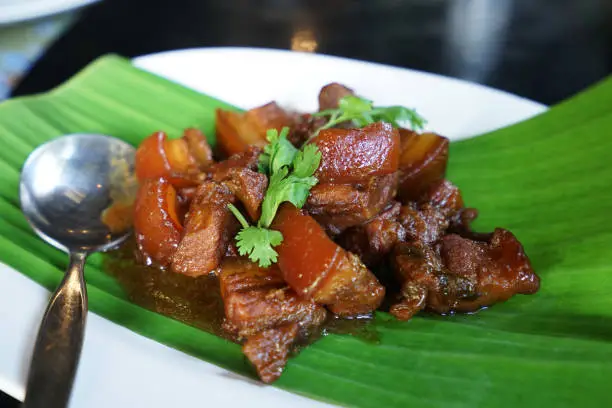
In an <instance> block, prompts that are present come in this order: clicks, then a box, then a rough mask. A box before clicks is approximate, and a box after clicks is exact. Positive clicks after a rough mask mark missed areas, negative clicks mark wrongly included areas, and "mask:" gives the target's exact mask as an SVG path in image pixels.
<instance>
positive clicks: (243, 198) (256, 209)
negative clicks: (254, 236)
mask: <svg viewBox="0 0 612 408" xmlns="http://www.w3.org/2000/svg"><path fill="white" fill-rule="evenodd" d="M224 176H225V177H223V178H221V177H213V180H214V181H218V182H222V183H223V184H224V185H225V186H227V188H229V189H230V191H231V192H232V193H234V194H235V195H236V197H237V198H238V200H240V202H242V204H243V205H244V208H245V209H246V210H247V213H248V214H249V217H251V220H252V221H257V220H258V219H259V216H260V215H261V202H262V201H263V199H264V195H265V194H266V189H267V188H268V178H267V177H266V175H265V174H261V173H258V172H255V171H253V170H249V169H247V168H244V167H234V168H231V169H229V170H228V171H227V172H225V174H224Z"/></svg>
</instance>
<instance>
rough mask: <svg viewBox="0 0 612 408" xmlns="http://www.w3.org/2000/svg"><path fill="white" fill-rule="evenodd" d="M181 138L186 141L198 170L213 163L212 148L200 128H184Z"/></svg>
mask: <svg viewBox="0 0 612 408" xmlns="http://www.w3.org/2000/svg"><path fill="white" fill-rule="evenodd" d="M183 140H184V141H185V142H186V143H187V149H188V150H189V153H190V155H191V157H193V159H194V160H195V161H196V163H197V164H198V167H199V168H200V170H204V169H205V168H206V167H208V166H210V165H211V164H213V163H214V161H213V154H212V149H211V148H210V145H209V144H208V141H207V140H206V137H205V136H204V134H203V133H202V132H201V131H200V130H198V129H194V128H189V129H185V132H184V133H183Z"/></svg>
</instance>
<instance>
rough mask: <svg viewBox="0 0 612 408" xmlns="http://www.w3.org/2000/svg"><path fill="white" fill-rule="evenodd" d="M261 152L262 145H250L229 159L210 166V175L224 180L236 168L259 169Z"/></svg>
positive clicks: (208, 171)
mask: <svg viewBox="0 0 612 408" xmlns="http://www.w3.org/2000/svg"><path fill="white" fill-rule="evenodd" d="M261 152H262V149H261V147H257V146H249V147H248V148H247V149H246V150H245V151H243V152H240V153H236V154H233V155H231V156H230V157H228V158H227V159H225V160H223V161H220V162H218V163H215V164H213V165H212V166H210V167H209V168H208V169H207V173H208V177H210V178H212V179H213V180H223V179H224V178H226V177H227V172H228V171H230V170H231V169H234V168H247V169H249V170H253V171H257V166H258V164H259V156H260V155H261Z"/></svg>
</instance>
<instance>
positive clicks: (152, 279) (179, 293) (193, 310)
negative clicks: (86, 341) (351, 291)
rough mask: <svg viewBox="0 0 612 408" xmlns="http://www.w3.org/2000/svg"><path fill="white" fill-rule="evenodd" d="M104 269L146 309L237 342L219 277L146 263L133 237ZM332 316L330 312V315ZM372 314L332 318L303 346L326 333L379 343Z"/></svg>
mask: <svg viewBox="0 0 612 408" xmlns="http://www.w3.org/2000/svg"><path fill="white" fill-rule="evenodd" d="M103 269H104V271H105V272H106V273H108V274H109V275H111V276H113V277H114V278H116V279H117V281H118V282H119V284H120V285H121V286H122V287H123V289H124V290H125V292H126V295H127V296H128V298H129V300H130V301H132V302H134V303H135V304H137V305H139V306H142V307H144V308H145V309H148V310H151V311H154V312H157V313H160V314H162V315H165V316H168V317H171V318H173V319H176V320H179V321H181V322H183V323H186V324H188V325H190V326H194V327H197V328H198V329H201V330H204V331H207V332H209V333H212V334H215V335H217V336H220V337H223V338H225V339H228V340H231V341H234V342H236V341H237V339H236V338H235V337H234V336H232V335H230V334H229V333H227V332H226V331H225V330H224V329H223V318H224V310H223V299H222V298H221V293H220V290H219V280H218V279H217V278H216V277H215V276H212V275H206V276H200V277H197V278H193V277H189V276H185V275H181V274H178V273H174V272H172V271H170V270H164V269H162V268H160V267H158V266H155V265H152V266H147V265H145V263H144V261H143V260H142V259H141V256H140V253H139V251H138V249H137V247H136V243H135V241H134V240H133V239H130V240H128V241H127V242H126V243H125V244H123V245H122V246H121V247H120V248H118V249H116V250H113V251H109V252H107V253H105V254H104V267H103ZM330 315H331V314H330ZM372 322H373V319H372V318H371V317H370V316H362V317H360V318H353V319H340V318H337V317H330V318H329V319H328V320H327V321H326V322H325V324H324V325H323V326H322V327H320V328H319V330H317V332H313V333H307V334H306V335H305V337H304V338H303V340H302V342H300V345H301V346H304V345H307V344H311V343H313V342H314V341H316V340H317V339H318V338H320V337H322V336H325V335H327V334H332V333H334V334H350V335H352V336H355V337H357V338H359V339H361V340H363V341H367V342H371V343H378V341H379V338H378V333H377V332H376V330H375V329H374V327H373V325H372V324H371V323H372Z"/></svg>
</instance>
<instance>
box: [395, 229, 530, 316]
mask: <svg viewBox="0 0 612 408" xmlns="http://www.w3.org/2000/svg"><path fill="white" fill-rule="evenodd" d="M393 263H394V270H395V272H396V275H397V277H398V279H399V280H400V282H401V283H402V289H401V300H400V302H398V303H397V304H395V305H393V306H392V307H391V309H390V312H391V313H392V314H393V315H395V316H396V317H397V318H398V319H401V320H407V319H410V318H411V317H412V316H413V315H414V314H415V313H417V312H418V311H420V310H422V309H428V310H431V311H433V312H436V313H440V314H445V313H449V312H454V311H458V312H471V311H475V310H478V309H480V308H481V307H484V306H489V305H492V304H494V303H497V302H502V301H505V300H508V299H509V298H510V297H512V296H513V295H515V294H532V293H535V292H537V290H538V289H539V278H538V276H537V275H536V274H535V272H534V271H533V269H532V267H531V264H530V262H529V258H528V257H527V255H526V254H525V252H524V250H523V247H522V245H521V244H520V243H519V242H518V240H517V239H516V238H515V237H514V235H513V234H512V233H511V232H510V231H507V230H504V229H501V228H498V229H496V230H495V231H494V232H493V233H492V234H490V236H489V239H488V240H487V241H474V240H470V239H468V238H463V237H461V236H459V235H455V234H449V235H446V236H444V237H443V238H442V240H441V242H440V243H439V245H437V248H432V247H429V246H424V245H421V244H419V243H404V244H399V245H398V246H397V247H396V249H395V251H394V257H393Z"/></svg>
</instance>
